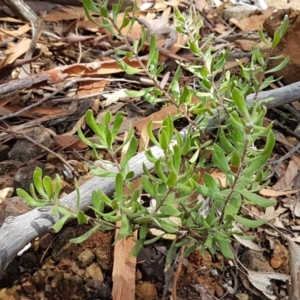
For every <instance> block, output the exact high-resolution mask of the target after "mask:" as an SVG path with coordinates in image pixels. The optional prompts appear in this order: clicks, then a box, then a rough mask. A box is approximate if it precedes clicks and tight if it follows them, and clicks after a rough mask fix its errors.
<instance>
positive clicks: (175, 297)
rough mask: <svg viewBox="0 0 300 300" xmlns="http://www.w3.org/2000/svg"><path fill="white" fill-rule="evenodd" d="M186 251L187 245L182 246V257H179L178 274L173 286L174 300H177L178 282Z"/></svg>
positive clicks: (175, 276)
mask: <svg viewBox="0 0 300 300" xmlns="http://www.w3.org/2000/svg"><path fill="white" fill-rule="evenodd" d="M184 251H185V245H184V246H182V247H181V249H180V256H179V260H178V265H177V268H176V272H175V275H174V280H173V286H172V300H177V282H178V279H179V275H180V272H181V269H182V263H183V255H184Z"/></svg>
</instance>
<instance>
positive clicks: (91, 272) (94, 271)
mask: <svg viewBox="0 0 300 300" xmlns="http://www.w3.org/2000/svg"><path fill="white" fill-rule="evenodd" d="M85 277H86V278H92V279H96V280H98V281H100V282H102V281H103V280H104V278H103V274H102V270H101V269H100V267H99V266H97V264H96V263H93V264H91V265H90V266H89V267H87V268H86V271H85Z"/></svg>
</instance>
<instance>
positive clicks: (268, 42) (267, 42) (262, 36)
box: [258, 29, 271, 47]
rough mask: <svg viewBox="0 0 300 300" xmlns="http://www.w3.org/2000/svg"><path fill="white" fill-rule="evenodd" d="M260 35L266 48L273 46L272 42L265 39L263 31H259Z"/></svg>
mask: <svg viewBox="0 0 300 300" xmlns="http://www.w3.org/2000/svg"><path fill="white" fill-rule="evenodd" d="M258 35H259V37H260V39H261V40H262V41H263V42H264V44H265V45H266V46H268V47H270V46H271V43H270V41H268V40H267V39H266V37H265V35H264V32H263V31H262V30H261V29H259V30H258Z"/></svg>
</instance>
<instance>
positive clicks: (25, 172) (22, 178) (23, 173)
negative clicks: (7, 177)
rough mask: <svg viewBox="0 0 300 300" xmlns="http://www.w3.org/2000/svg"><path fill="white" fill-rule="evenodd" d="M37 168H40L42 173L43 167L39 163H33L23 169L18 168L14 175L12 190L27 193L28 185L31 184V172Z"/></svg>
mask: <svg viewBox="0 0 300 300" xmlns="http://www.w3.org/2000/svg"><path fill="white" fill-rule="evenodd" d="M37 167H39V168H41V169H42V171H43V172H44V170H45V166H44V164H42V163H41V162H39V161H34V162H33V163H31V164H29V165H27V166H25V167H22V168H19V170H18V171H17V173H16V175H15V181H14V188H15V189H17V188H22V189H24V190H26V191H29V189H30V184H31V183H32V176H33V172H34V171H35V169H36V168H37Z"/></svg>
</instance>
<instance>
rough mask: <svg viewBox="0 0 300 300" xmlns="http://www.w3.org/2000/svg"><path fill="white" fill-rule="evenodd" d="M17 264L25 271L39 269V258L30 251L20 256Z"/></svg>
mask: <svg viewBox="0 0 300 300" xmlns="http://www.w3.org/2000/svg"><path fill="white" fill-rule="evenodd" d="M19 264H20V266H22V267H23V268H26V269H38V268H39V267H40V263H39V258H38V256H37V254H36V253H35V252H34V251H32V250H29V251H28V252H26V253H24V254H23V255H22V256H21V258H20V262H19Z"/></svg>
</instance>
